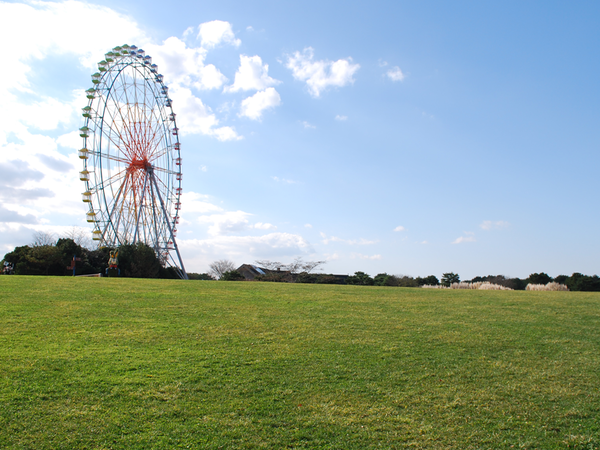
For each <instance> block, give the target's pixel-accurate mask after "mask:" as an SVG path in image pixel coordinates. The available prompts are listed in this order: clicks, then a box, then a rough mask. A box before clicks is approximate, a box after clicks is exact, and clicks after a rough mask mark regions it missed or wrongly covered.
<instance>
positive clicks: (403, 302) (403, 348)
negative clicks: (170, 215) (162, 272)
mask: <svg viewBox="0 0 600 450" xmlns="http://www.w3.org/2000/svg"><path fill="white" fill-rule="evenodd" d="M599 390H600V295H599V294H594V293H578V292H511V291H476V290H474V291H464V290H433V289H407V288H385V287H381V288H378V287H360V286H317V285H299V284H298V285H296V284H279V283H233V282H205V281H188V282H184V281H166V280H134V279H94V278H87V279H82V278H75V279H74V278H46V277H17V276H3V277H0V448H3V449H4V448H7V449H78V448H82V449H83V448H85V449H174V448H208V449H217V448H224V449H230V448H231V449H238V448H239V449H247V448H248V449H249V448H257V449H262V448H272V449H281V448H297V449H304V448H305V449H368V448H417V449H425V448H427V449H448V448H453V449H504V448H506V449H510V448H527V449H534V448H537V449H563V448H577V449H596V448H599V447H600V424H599V417H600V392H599Z"/></svg>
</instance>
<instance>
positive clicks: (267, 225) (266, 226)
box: [254, 222, 277, 230]
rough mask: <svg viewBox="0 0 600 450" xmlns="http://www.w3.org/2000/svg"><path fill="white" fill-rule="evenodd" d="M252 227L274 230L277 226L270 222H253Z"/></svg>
mask: <svg viewBox="0 0 600 450" xmlns="http://www.w3.org/2000/svg"><path fill="white" fill-rule="evenodd" d="M254 228H256V229H258V230H276V229H277V227H276V226H275V225H273V224H272V223H262V222H257V223H255V224H254Z"/></svg>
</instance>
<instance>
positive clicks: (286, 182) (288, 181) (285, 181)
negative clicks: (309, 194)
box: [271, 177, 297, 184]
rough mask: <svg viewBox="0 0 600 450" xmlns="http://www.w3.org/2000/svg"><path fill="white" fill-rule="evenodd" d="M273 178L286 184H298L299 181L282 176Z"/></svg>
mask: <svg viewBox="0 0 600 450" xmlns="http://www.w3.org/2000/svg"><path fill="white" fill-rule="evenodd" d="M271 178H273V180H275V181H277V182H278V183H285V184H296V183H297V181H294V180H290V179H288V178H280V177H271Z"/></svg>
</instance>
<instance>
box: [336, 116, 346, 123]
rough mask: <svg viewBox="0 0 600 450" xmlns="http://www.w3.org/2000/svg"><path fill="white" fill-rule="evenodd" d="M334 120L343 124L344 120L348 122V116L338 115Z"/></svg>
mask: <svg viewBox="0 0 600 450" xmlns="http://www.w3.org/2000/svg"><path fill="white" fill-rule="evenodd" d="M335 120H339V121H340V122H343V121H345V120H348V116H340V115H339V114H338V115H337V116H335Z"/></svg>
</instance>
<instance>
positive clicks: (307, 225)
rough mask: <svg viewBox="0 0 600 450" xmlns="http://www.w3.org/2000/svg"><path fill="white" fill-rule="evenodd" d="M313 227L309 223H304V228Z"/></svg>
mask: <svg viewBox="0 0 600 450" xmlns="http://www.w3.org/2000/svg"><path fill="white" fill-rule="evenodd" d="M312 227H313V226H312V225H311V224H310V223H305V224H304V228H312Z"/></svg>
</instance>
